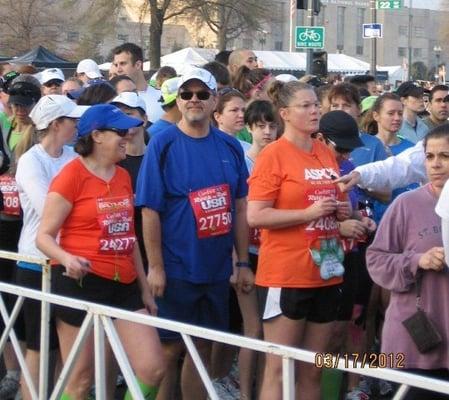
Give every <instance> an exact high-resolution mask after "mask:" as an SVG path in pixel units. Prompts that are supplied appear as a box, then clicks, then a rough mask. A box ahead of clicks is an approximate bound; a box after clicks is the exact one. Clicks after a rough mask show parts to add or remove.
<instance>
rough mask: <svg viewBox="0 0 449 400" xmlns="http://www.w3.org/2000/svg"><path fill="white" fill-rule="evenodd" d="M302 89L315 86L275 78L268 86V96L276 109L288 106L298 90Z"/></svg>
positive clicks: (309, 88)
mask: <svg viewBox="0 0 449 400" xmlns="http://www.w3.org/2000/svg"><path fill="white" fill-rule="evenodd" d="M300 90H312V91H313V87H312V86H310V85H308V84H307V83H303V82H299V81H291V82H281V81H278V80H275V81H273V82H272V83H271V85H270V86H269V88H268V96H269V97H270V99H271V101H272V102H273V104H274V106H275V107H276V109H278V110H279V109H280V108H284V107H288V106H289V105H290V102H291V100H292V98H293V96H294V95H295V93H296V92H299V91H300Z"/></svg>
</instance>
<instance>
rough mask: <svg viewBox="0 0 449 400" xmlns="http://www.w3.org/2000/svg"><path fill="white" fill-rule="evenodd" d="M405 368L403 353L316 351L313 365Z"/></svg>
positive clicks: (324, 366)
mask: <svg viewBox="0 0 449 400" xmlns="http://www.w3.org/2000/svg"><path fill="white" fill-rule="evenodd" d="M339 364H343V365H340V366H341V367H343V368H365V367H367V368H397V369H400V368H405V355H404V353H316V354H315V367H317V368H337V367H338V366H339Z"/></svg>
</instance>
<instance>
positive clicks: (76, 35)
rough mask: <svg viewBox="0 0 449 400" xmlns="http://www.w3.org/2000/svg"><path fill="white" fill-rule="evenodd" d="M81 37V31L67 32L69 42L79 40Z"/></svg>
mask: <svg viewBox="0 0 449 400" xmlns="http://www.w3.org/2000/svg"><path fill="white" fill-rule="evenodd" d="M79 38H80V34H79V32H74V31H69V32H67V41H68V42H78V41H79Z"/></svg>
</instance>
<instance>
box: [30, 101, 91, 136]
mask: <svg viewBox="0 0 449 400" xmlns="http://www.w3.org/2000/svg"><path fill="white" fill-rule="evenodd" d="M89 107H90V106H77V105H76V104H75V103H74V102H73V101H72V100H70V99H69V98H68V97H67V96H63V95H59V94H50V95H48V96H44V97H41V99H40V100H39V101H38V102H37V104H36V105H35V106H34V108H33V110H32V111H31V113H30V118H31V119H32V121H33V123H34V125H35V126H36V129H37V130H42V129H46V128H48V125H50V124H51V123H52V122H53V121H54V120H55V119H58V118H61V117H68V118H80V117H81V116H82V115H83V114H84V112H85V111H86V110H87V109H88V108H89Z"/></svg>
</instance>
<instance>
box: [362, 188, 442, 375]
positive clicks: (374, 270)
mask: <svg viewBox="0 0 449 400" xmlns="http://www.w3.org/2000/svg"><path fill="white" fill-rule="evenodd" d="M436 203H437V198H436V197H435V195H434V194H433V192H432V190H431V186H430V185H426V186H423V187H421V188H418V189H416V190H413V191H411V192H406V193H404V194H402V195H400V196H399V197H398V198H397V199H396V200H395V201H394V202H393V203H392V204H391V206H390V207H389V208H388V210H387V212H386V213H385V215H384V218H383V219H382V221H381V223H380V225H379V228H378V229H377V233H376V237H375V239H374V241H373V244H372V245H371V246H370V247H369V248H368V251H367V253H366V259H367V266H368V271H369V273H370V275H371V278H372V279H373V281H374V282H376V283H377V284H378V285H379V286H381V287H383V288H385V289H388V290H390V292H391V299H390V304H389V306H388V309H387V311H386V314H385V323H384V327H383V331H382V352H383V353H387V354H388V353H396V354H397V353H403V354H404V355H405V367H406V368H421V369H437V368H449V352H448V344H447V342H448V336H449V273H448V269H447V268H445V269H443V271H441V272H436V271H424V270H423V272H424V273H423V280H422V289H421V306H422V309H423V310H424V311H425V312H426V313H427V315H428V316H429V317H430V319H431V320H432V321H433V322H434V323H435V325H436V327H437V329H438V331H439V332H440V333H441V335H442V337H443V344H441V345H440V346H438V347H437V348H435V349H434V350H432V351H430V352H428V353H426V354H420V353H419V351H418V349H417V348H416V345H415V344H414V342H413V341H412V339H411V338H410V336H409V334H408V332H407V331H406V330H405V328H404V327H403V325H402V321H404V320H405V319H407V318H409V317H410V316H411V315H413V314H414V313H415V312H416V291H415V285H414V283H415V276H416V272H417V270H418V261H419V259H420V257H421V255H422V254H423V253H425V252H426V251H427V250H429V249H431V248H432V247H436V246H438V247H440V246H442V245H443V244H442V239H441V219H440V217H438V215H437V214H436V213H435V211H434V210H435V206H436ZM392 367H393V368H394V367H395V365H392Z"/></svg>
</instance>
